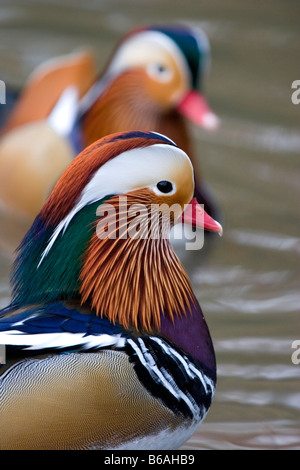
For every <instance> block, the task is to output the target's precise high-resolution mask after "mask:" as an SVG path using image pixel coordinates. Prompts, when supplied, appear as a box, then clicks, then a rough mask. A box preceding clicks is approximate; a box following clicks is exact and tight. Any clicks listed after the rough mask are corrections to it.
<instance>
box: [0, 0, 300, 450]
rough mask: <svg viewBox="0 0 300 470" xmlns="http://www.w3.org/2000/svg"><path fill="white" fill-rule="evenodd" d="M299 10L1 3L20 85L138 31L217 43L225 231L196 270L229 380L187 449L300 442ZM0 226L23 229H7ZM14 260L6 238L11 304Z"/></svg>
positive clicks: (201, 4) (8, 62) (216, 185)
mask: <svg viewBox="0 0 300 470" xmlns="http://www.w3.org/2000/svg"><path fill="white" fill-rule="evenodd" d="M299 18H300V4H299V2H298V1H297V0H272V1H271V0H260V1H250V0H249V1H248V2H247V1H241V0H226V1H225V2H224V0H198V1H194V0H184V1H180V0H170V1H169V0H151V2H149V1H147V0H124V1H121V0H119V1H117V0H109V1H108V0H89V1H88V2H81V1H79V0H65V1H64V2H57V1H54V0H43V1H42V0H40V1H30V0H27V1H26V2H17V1H14V0H10V1H8V0H7V1H3V0H2V1H1V2H0V64H1V66H0V67H1V68H0V79H1V80H4V81H5V83H6V85H7V87H8V88H10V89H11V90H12V91H18V90H19V89H20V88H21V87H22V85H23V84H24V82H25V80H26V79H27V78H28V76H29V75H30V73H31V72H32V70H33V69H34V68H35V67H36V66H38V65H39V64H40V63H42V62H43V61H44V60H46V59H49V58H51V57H55V56H57V55H61V54H66V53H69V52H72V51H73V50H74V49H78V48H83V47H89V48H91V49H92V50H93V52H94V54H95V57H96V59H97V64H98V66H99V70H102V68H103V66H104V64H105V63H106V61H107V59H108V58H109V56H110V54H111V51H112V49H113V47H114V46H115V44H116V42H117V41H118V40H119V39H120V38H121V36H122V35H123V34H124V33H126V32H127V31H128V30H130V29H132V28H134V27H136V26H138V25H143V24H149V23H150V24H152V23H165V22H166V23H170V22H178V21H188V22H190V23H191V24H195V25H198V26H200V27H201V28H202V29H203V30H204V31H205V32H206V34H207V35H208V37H209V40H210V44H211V53H212V62H211V70H210V73H209V77H208V79H207V80H206V85H205V92H206V96H207V98H208V100H209V102H210V105H211V107H212V109H213V110H214V111H215V112H216V114H217V115H218V116H219V117H220V119H221V127H220V128H219V130H217V131H216V132H208V131H205V130H203V129H199V128H196V127H193V126H192V125H191V129H192V133H193V136H194V138H195V139H196V143H197V152H198V156H199V161H200V162H201V168H202V171H203V173H204V176H205V179H206V181H208V182H209V184H210V186H211V187H212V189H213V191H214V192H215V196H216V198H217V200H218V201H219V204H220V206H221V208H222V212H223V224H224V236H223V238H222V239H220V240H217V242H216V243H215V245H214V246H213V248H212V249H211V250H210V252H209V254H208V255H207V257H206V261H205V265H201V266H200V265H199V264H198V262H197V259H196V260H195V259H194V260H189V261H188V262H187V264H188V265H187V269H188V272H189V274H190V276H191V279H192V282H193V286H194V289H195V291H196V294H197V297H198V299H199V301H200V304H201V306H202V308H203V311H204V314H205V317H206V320H207V322H208V325H209V327H210V331H211V335H212V338H213V341H214V344H215V349H216V355H217V363H218V384H217V392H216V395H215V399H214V403H213V405H212V407H211V410H210V412H209V414H208V416H207V418H206V420H205V422H204V423H203V424H202V426H201V427H200V428H199V430H198V431H197V432H196V433H195V434H194V436H193V437H192V438H191V439H190V440H189V441H188V442H187V443H186V444H185V445H184V446H183V449H300V380H299V379H300V364H298V365H297V364H293V362H292V353H293V352H294V350H293V349H292V342H293V341H295V340H297V339H298V340H300V311H299V310H300V289H299V286H300V267H299V265H300V235H299V228H300V223H299V215H300V210H299V197H300V163H299V158H300V132H299V130H300V129H299V125H300V104H299V105H295V104H293V103H292V101H291V95H292V92H293V90H292V88H291V85H292V82H293V81H294V80H297V79H298V80H300V60H299V57H300V28H299ZM1 106H3V105H1ZM0 171H1V168H0ZM0 230H1V232H2V235H3V234H5V235H6V238H11V237H15V235H16V234H15V228H13V227H12V226H11V227H8V226H7V225H4V224H3V223H2V226H1V227H0ZM10 231H11V232H10ZM4 238H5V237H4ZM10 265H11V256H10V253H9V250H8V249H7V248H6V246H5V243H4V244H2V245H1V247H0V307H4V306H5V305H6V304H7V303H8V301H9V296H10V290H9V271H10ZM298 357H299V358H300V354H299V355H298Z"/></svg>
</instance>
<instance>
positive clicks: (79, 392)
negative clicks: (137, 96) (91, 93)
mask: <svg viewBox="0 0 300 470" xmlns="http://www.w3.org/2000/svg"><path fill="white" fill-rule="evenodd" d="M193 191H194V178H193V168H192V165H191V162H190V160H189V158H188V156H187V155H186V153H185V152H183V151H182V150H181V149H179V148H178V147H177V146H176V145H175V144H174V143H173V142H172V141H171V140H169V139H168V138H166V137H164V136H162V135H161V134H157V133H154V132H147V133H145V132H127V133H119V134H113V135H110V136H107V137H105V138H103V139H101V140H99V141H97V142H95V143H94V144H92V145H91V146H89V147H88V148H87V149H86V150H84V151H83V152H82V153H81V154H79V155H78V156H77V157H76V158H75V159H74V160H73V162H72V163H71V165H70V166H69V167H68V168H67V170H66V171H65V172H64V173H63V175H62V176H61V178H60V180H59V181H58V183H57V184H56V186H55V188H54V190H53V192H52V193H51V195H50V197H49V199H48V200H47V202H46V203H45V205H44V206H43V208H42V210H41V212H40V213H39V215H38V216H37V218H36V219H35V221H34V223H33V225H32V227H31V229H30V230H29V232H28V233H27V235H26V236H25V238H24V240H23V242H22V244H21V246H20V247H19V253H18V257H17V259H16V263H15V266H14V274H13V278H12V285H13V286H12V287H13V292H12V293H13V296H12V303H11V305H10V306H8V307H7V308H5V309H4V310H2V311H1V313H0V344H4V345H6V364H4V365H3V366H2V369H0V374H1V375H0V381H1V382H0V383H1V388H0V422H1V427H2V429H4V430H5V432H2V433H1V434H0V442H1V444H0V448H1V449H131V450H133V449H175V448H177V447H179V446H180V445H181V444H182V443H183V442H185V441H186V440H187V439H188V438H189V437H190V436H191V435H192V434H193V432H194V431H195V429H196V428H197V426H198V425H199V424H200V422H201V421H202V420H203V418H204V417H205V415H206V413H207V411H208V409H209V406H210V404H211V401H212V398H213V395H214V390H215V383H216V364H215V355H214V349H213V344H212V341H211V337H210V334H209V330H208V327H207V325H206V322H205V319H204V317H203V314H202V311H201V308H200V306H199V304H198V302H197V299H196V298H195V295H194V293H193V290H192V288H191V284H190V281H189V279H188V277H187V275H186V273H185V271H184V268H183V266H182V264H181V263H180V261H179V259H178V258H177V256H176V254H175V253H174V251H173V249H172V247H171V244H170V242H169V240H168V234H169V231H170V227H171V226H172V225H173V224H174V223H176V222H177V221H179V220H180V221H183V222H184V223H187V224H194V225H198V226H202V227H204V228H207V229H209V230H215V231H216V232H219V233H220V232H221V226H220V225H219V224H218V223H217V222H215V221H214V220H213V219H212V218H211V217H210V216H208V215H207V214H206V213H204V211H203V210H202V209H201V207H200V206H199V205H198V204H197V202H196V201H195V199H193ZM190 201H192V202H191V203H190ZM186 205H187V206H186ZM170 207H171V208H172V211H171V212H170V210H169V209H170ZM185 207H186V208H185ZM199 213H200V215H202V217H200V219H199V218H197V217H196V214H199ZM137 214H138V215H137ZM149 214H151V216H149ZM165 222H167V223H166V225H165ZM153 224H154V225H153ZM150 226H151V231H150V232H149V227H150ZM149 234H150V235H149Z"/></svg>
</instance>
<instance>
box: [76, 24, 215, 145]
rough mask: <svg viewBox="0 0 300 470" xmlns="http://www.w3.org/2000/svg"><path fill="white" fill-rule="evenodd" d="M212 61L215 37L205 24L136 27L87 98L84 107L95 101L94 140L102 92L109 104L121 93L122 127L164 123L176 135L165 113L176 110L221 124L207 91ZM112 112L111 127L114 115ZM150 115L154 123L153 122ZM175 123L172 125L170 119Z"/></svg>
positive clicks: (117, 118) (118, 115) (118, 117)
mask: <svg viewBox="0 0 300 470" xmlns="http://www.w3.org/2000/svg"><path fill="white" fill-rule="evenodd" d="M209 62H210V49H209V42H208V39H207V37H206V35H205V34H204V32H203V31H202V30H200V29H197V28H192V27H188V26H183V25H182V26H174V25H166V26H154V27H150V26H149V27H146V28H139V29H135V30H133V31H132V32H130V33H129V34H128V35H126V36H125V37H124V38H123V39H122V41H121V42H120V43H119V44H118V45H117V47H116V49H115V51H114V53H113V54H112V56H111V59H110V60H109V63H108V65H107V67H106V69H105V72H104V74H103V76H102V77H101V78H100V80H99V81H98V82H97V83H96V84H95V86H94V87H93V88H92V89H91V90H90V92H88V93H87V95H86V96H85V97H84V98H83V100H82V103H81V107H82V111H83V112H84V111H85V110H90V109H92V108H93V105H94V104H95V107H94V109H92V110H91V115H90V116H88V115H87V122H88V124H89V125H88V126H86V127H90V129H89V131H88V130H87V131H86V132H87V135H88V143H90V142H91V141H92V140H93V138H94V137H95V136H94V134H93V128H94V129H96V127H97V125H96V123H95V122H94V125H92V121H93V117H94V118H96V115H97V116H99V111H100V106H99V103H98V105H97V104H96V101H97V99H98V98H99V95H100V96H101V99H104V100H107V101H106V104H107V103H108V102H109V101H110V100H113V98H115V101H114V125H115V126H116V125H117V123H118V122H119V127H120V129H119V130H128V129H129V127H128V126H135V128H143V129H144V128H145V129H146V128H151V129H156V130H161V129H162V132H164V133H165V134H167V135H170V132H169V129H168V132H167V131H166V129H164V127H165V126H167V123H166V122H164V120H165V119H166V118H164V117H163V116H166V115H170V113H174V112H177V113H179V114H180V115H183V116H185V117H187V118H188V119H189V120H191V121H192V122H194V123H196V124H197V125H199V126H202V127H204V128H207V129H215V128H216V127H217V125H218V118H217V116H216V115H215V114H214V113H213V112H212V110H211V109H210V107H209V105H208V103H207V101H206V99H205V97H204V95H203V84H204V81H205V75H206V74H207V70H208V67H209ZM106 93H107V96H105V94H106ZM121 103H125V105H126V111H124V110H122V109H121ZM108 107H109V106H106V111H107V108H108ZM131 112H133V115H131ZM122 116H124V121H122ZM106 118H107V119H108V124H107V127H108V126H109V121H110V117H109V116H106ZM103 119H105V116H103ZM150 119H151V125H150V126H149V127H147V120H150ZM174 119H175V118H174V117H173V121H174ZM172 124H173V126H174V122H173V123H172ZM102 125H104V127H105V124H102ZM126 126H127V127H126ZM169 126H170V128H171V127H172V125H171V124H170V123H169ZM171 137H172V135H171ZM98 138H99V136H98Z"/></svg>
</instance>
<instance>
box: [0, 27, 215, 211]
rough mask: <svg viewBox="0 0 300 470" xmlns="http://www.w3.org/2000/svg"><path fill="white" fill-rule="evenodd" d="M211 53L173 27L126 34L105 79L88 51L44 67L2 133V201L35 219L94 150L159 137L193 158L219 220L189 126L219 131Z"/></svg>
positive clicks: (203, 42)
mask: <svg viewBox="0 0 300 470" xmlns="http://www.w3.org/2000/svg"><path fill="white" fill-rule="evenodd" d="M209 54H210V52H209V43H208V40H207V37H206V36H205V34H204V33H203V32H202V31H201V30H199V29H196V28H191V27H189V26H174V25H168V26H154V27H145V28H139V29H135V30H133V31H132V32H130V33H129V34H127V35H126V36H125V37H124V38H123V39H122V40H121V41H120V42H119V44H118V45H117V47H116V48H115V50H114V52H113V54H112V56H111V58H110V59H109V61H108V63H107V66H106V67H105V69H104V71H103V73H102V74H101V76H100V77H99V78H97V72H96V65H95V63H94V59H93V56H92V55H91V54H90V53H86V52H79V53H76V54H71V55H70V56H66V57H62V58H58V59H56V60H52V61H49V62H47V63H46V64H44V65H42V66H40V67H39V68H38V69H37V70H36V71H35V72H34V73H33V75H32V77H30V79H29V80H28V83H27V85H26V86H25V89H24V91H23V93H22V95H21V98H20V100H19V101H18V103H17V105H16V107H15V109H14V111H13V112H12V114H11V116H10V118H9V120H8V122H7V124H6V126H5V127H4V130H3V137H2V142H1V144H0V166H1V176H0V179H1V180H0V183H1V184H0V199H2V201H4V203H6V205H8V206H9V207H11V208H13V209H15V210H19V211H22V212H23V213H25V214H27V215H28V216H29V217H32V218H33V217H35V215H36V214H37V213H38V212H39V210H40V208H41V206H42V204H43V203H44V201H45V200H46V198H47V197H48V195H49V194H50V192H51V190H52V188H53V187H54V184H55V183H56V181H57V179H58V177H59V176H60V174H61V173H62V171H63V170H64V169H65V168H66V167H67V166H68V164H69V163H70V161H71V160H72V158H73V157H75V155H77V153H79V151H81V150H83V148H85V147H86V146H87V145H90V144H91V143H93V142H94V141H96V140H98V139H99V138H101V137H104V136H105V135H108V134H111V133H114V132H121V131H126V130H135V129H140V130H145V131H147V130H153V131H156V132H160V133H163V134H165V135H168V136H169V137H170V138H171V139H172V140H174V141H175V142H176V143H177V145H179V147H180V148H182V149H183V150H184V151H185V152H186V153H188V155H189V156H190V158H191V159H192V162H193V165H194V167H195V168H196V171H195V174H196V175H197V177H196V185H195V196H196V197H197V199H198V201H199V202H200V203H202V204H205V207H206V209H207V211H208V213H210V214H211V215H212V216H214V212H215V207H214V202H213V200H212V196H211V195H210V196H209V195H208V192H207V188H206V185H205V183H204V182H203V179H202V177H201V175H200V171H199V169H198V168H197V166H198V165H197V162H196V158H195V157H194V156H193V151H192V149H191V139H190V138H189V132H188V127H187V122H186V119H185V117H187V118H188V119H190V120H191V121H193V122H194V123H196V124H197V125H199V126H203V127H205V128H209V129H212V128H215V127H216V126H217V122H218V119H217V117H216V115H215V114H214V113H213V112H212V111H211V110H210V108H209V106H208V104H207V102H206V100H205V98H204V95H203V93H202V88H203V82H204V77H205V75H206V71H207V68H208V63H209Z"/></svg>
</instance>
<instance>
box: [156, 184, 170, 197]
mask: <svg viewBox="0 0 300 470" xmlns="http://www.w3.org/2000/svg"><path fill="white" fill-rule="evenodd" d="M156 186H157V189H159V191H160V192H161V193H164V194H166V193H170V192H171V191H172V190H173V184H172V183H171V182H170V181H159V183H157V185H156Z"/></svg>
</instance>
